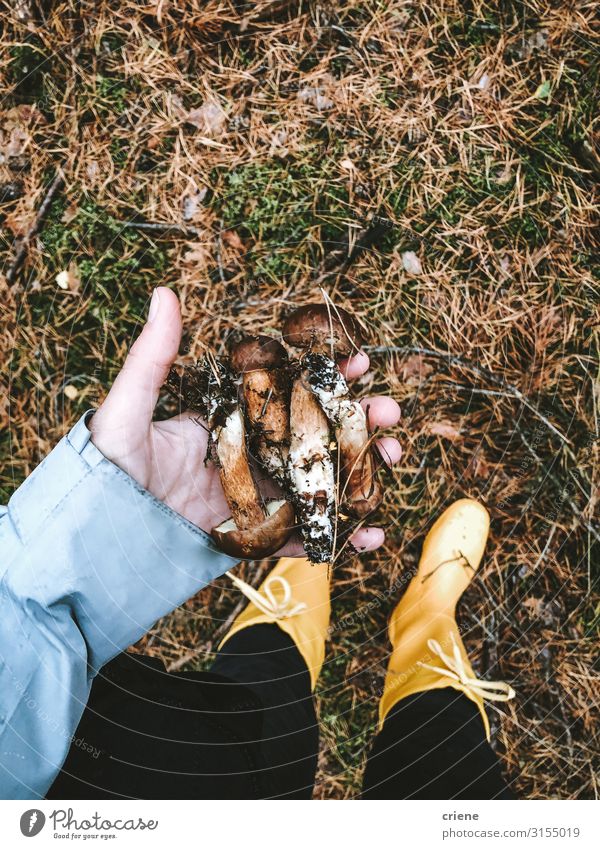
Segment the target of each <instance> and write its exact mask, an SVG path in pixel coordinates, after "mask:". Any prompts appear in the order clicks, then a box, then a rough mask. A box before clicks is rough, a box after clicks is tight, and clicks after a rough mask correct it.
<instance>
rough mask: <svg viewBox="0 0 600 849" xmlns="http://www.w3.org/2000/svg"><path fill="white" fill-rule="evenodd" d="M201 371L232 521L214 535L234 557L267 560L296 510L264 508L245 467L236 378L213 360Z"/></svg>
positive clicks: (285, 504)
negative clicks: (265, 558)
mask: <svg viewBox="0 0 600 849" xmlns="http://www.w3.org/2000/svg"><path fill="white" fill-rule="evenodd" d="M203 372H204V375H205V380H206V384H205V386H204V388H203V392H202V400H203V403H204V407H205V411H206V416H207V419H208V426H209V429H210V435H211V442H212V449H213V452H214V454H215V455H216V461H217V463H218V466H219V475H220V479H221V486H222V487H223V492H224V494H225V498H226V499H227V503H228V504H229V507H230V509H231V518H230V519H228V520H227V521H225V522H223V523H222V524H220V525H219V526H218V527H216V528H213V530H212V536H213V537H214V539H215V540H216V542H217V544H218V545H219V547H220V548H221V549H222V550H223V551H224V552H225V553H226V554H230V555H231V556H232V557H248V558H251V559H257V558H260V557H266V556H267V555H269V554H273V553H274V552H275V551H277V549H279V548H281V546H282V545H283V544H284V543H285V542H286V541H287V539H288V538H289V536H290V534H291V533H292V530H293V528H294V509H293V507H292V505H291V504H290V502H289V501H286V500H283V499H282V500H278V501H272V502H270V503H268V504H267V505H266V508H265V506H263V502H262V499H261V497H260V493H259V492H258V489H257V487H256V483H255V481H254V478H253V476H252V472H251V470H250V465H249V463H248V455H247V452H246V438H245V430H244V419H243V416H242V411H241V410H240V407H239V403H238V396H237V385H236V382H235V378H234V376H233V375H232V374H231V372H230V371H229V369H228V368H227V367H226V366H224V365H223V364H222V363H220V362H217V361H211V362H209V361H208V360H207V361H205V363H204V365H203Z"/></svg>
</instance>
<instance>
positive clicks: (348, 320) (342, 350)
mask: <svg viewBox="0 0 600 849" xmlns="http://www.w3.org/2000/svg"><path fill="white" fill-rule="evenodd" d="M283 338H284V339H285V341H286V342H287V343H288V345H293V347H294V348H310V349H312V350H314V351H319V352H323V353H325V354H329V355H331V349H332V347H333V352H334V355H335V356H339V357H349V356H351V355H352V354H356V353H357V352H358V350H359V348H360V346H361V345H362V332H361V329H360V325H359V324H358V322H357V321H356V319H355V318H354V316H352V315H351V314H350V313H349V312H347V311H346V310H344V309H342V308H341V307H335V306H329V305H327V304H307V305H306V306H304V307H299V308H298V309H297V310H294V312H293V313H291V315H289V316H288V317H287V319H286V320H285V323H284V325H283Z"/></svg>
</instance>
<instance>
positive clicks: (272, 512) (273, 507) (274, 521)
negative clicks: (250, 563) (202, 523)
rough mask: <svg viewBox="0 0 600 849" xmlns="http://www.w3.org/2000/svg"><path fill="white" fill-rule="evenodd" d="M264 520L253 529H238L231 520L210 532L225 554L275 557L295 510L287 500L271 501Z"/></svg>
mask: <svg viewBox="0 0 600 849" xmlns="http://www.w3.org/2000/svg"><path fill="white" fill-rule="evenodd" d="M267 514H268V515H267V517H266V519H265V520H264V522H262V524H260V525H258V526H257V527H254V528H248V529H247V530H245V531H244V530H240V529H239V528H237V527H236V524H235V522H234V521H233V519H228V520H227V521H226V522H222V524H220V525H219V526H218V527H217V528H213V530H212V531H211V533H212V536H213V538H214V540H215V542H216V543H217V545H218V546H219V548H220V549H221V551H224V552H225V554H229V555H231V557H240V558H242V557H247V558H250V559H251V560H257V559H258V558H260V557H268V556H269V555H270V554H275V552H276V551H278V550H279V549H280V548H281V546H282V545H285V543H286V542H287V541H288V539H289V537H290V536H291V533H292V531H293V530H294V527H295V522H294V508H293V507H292V505H291V504H290V502H289V501H271V502H270V503H269V504H267Z"/></svg>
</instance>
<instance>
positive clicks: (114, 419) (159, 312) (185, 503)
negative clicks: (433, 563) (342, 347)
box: [89, 287, 401, 555]
mask: <svg viewBox="0 0 600 849" xmlns="http://www.w3.org/2000/svg"><path fill="white" fill-rule="evenodd" d="M181 330H182V324H181V311H180V308H179V301H178V299H177V296H176V295H175V293H174V292H172V291H171V290H170V289H166V288H162V287H161V288H158V289H155V291H154V294H153V295H152V301H151V303H150V311H149V314H148V321H147V323H146V325H145V327H144V329H143V330H142V332H141V334H140V336H139V337H138V339H137V340H136V341H135V343H134V344H133V346H132V348H131V351H130V352H129V355H128V357H127V359H126V360H125V364H124V366H123V368H122V369H121V371H120V372H119V374H118V376H117V378H116V380H115V382H114V384H113V386H112V388H111V390H110V392H109V393H108V395H107V397H106V400H105V401H104V403H103V404H102V406H101V407H100V409H99V410H98V411H97V412H96V413H95V414H94V416H93V417H92V420H91V422H90V423H89V428H90V430H91V432H92V442H93V443H94V445H96V446H97V447H98V448H99V450H100V451H101V452H102V453H103V454H104V456H105V457H107V458H108V459H109V460H111V461H112V462H113V463H115V464H116V465H117V466H119V467H120V468H121V469H123V471H125V472H127V474H128V475H130V476H131V477H132V478H133V479H134V480H136V481H137V482H138V483H139V484H141V485H142V486H143V487H144V488H145V489H147V490H148V491H149V492H151V493H152V495H154V496H155V497H156V498H158V499H160V500H161V501H164V502H165V504H167V505H168V506H169V507H171V508H172V509H173V510H175V511H176V512H177V513H180V514H181V515H182V516H184V517H185V518H186V519H188V520H189V521H191V522H193V523H194V524H195V525H197V526H198V527H200V528H202V529H203V530H205V531H207V532H208V533H210V531H211V529H212V528H214V527H215V526H216V525H218V524H220V522H222V521H223V520H224V519H227V518H228V517H229V516H230V510H229V507H228V505H227V502H226V500H225V496H224V495H223V490H222V488H221V483H220V480H219V472H218V469H217V468H216V467H215V466H214V465H213V464H212V463H208V464H207V465H205V464H204V458H205V456H206V448H207V443H208V433H207V431H206V430H205V429H204V428H203V427H201V426H200V425H199V424H198V422H197V415H196V414H194V413H183V414H182V415H179V416H174V417H173V418H172V419H168V420H167V421H163V422H153V421H152V416H153V413H154V408H155V406H156V402H157V400H158V394H159V392H160V389H161V387H162V385H163V383H164V382H165V380H166V377H167V374H168V373H169V369H170V367H171V365H172V364H173V362H174V361H175V359H176V357H177V354H178V351H179V344H180V342H181ZM340 368H341V369H342V371H343V373H344V375H345V376H346V377H348V378H349V379H352V378H356V377H358V376H360V375H361V374H364V373H365V372H366V371H367V369H368V368H369V358H368V356H367V355H366V354H365V353H362V352H361V353H359V354H357V355H356V356H354V357H351V358H350V359H349V360H347V361H346V362H345V363H341V364H340ZM361 403H362V404H363V406H364V407H365V408H367V406H368V411H369V426H370V427H371V428H375V427H382V428H385V427H390V426H391V425H395V424H396V423H397V422H398V419H399V417H400V409H399V407H398V404H397V403H396V402H395V401H393V400H392V399H391V398H385V397H381V396H377V397H374V398H367V399H365V400H364V401H362V402H361ZM376 445H377V447H378V450H379V451H380V453H381V455H382V457H383V459H384V461H385V462H386V463H387V464H388V465H391V464H393V463H396V462H398V460H399V459H400V455H401V448H400V444H399V443H398V441H397V440H396V439H393V438H392V437H383V438H382V439H380V440H378V441H377V443H376ZM383 541H384V533H383V530H382V529H381V528H376V527H363V528H361V529H360V530H358V531H356V532H355V533H354V534H353V536H352V537H351V542H352V544H353V545H354V546H355V548H357V549H358V550H362V551H372V550H373V549H375V548H378V547H379V546H380V545H382V543H383ZM281 553H282V554H290V555H301V554H302V547H301V545H300V544H299V543H297V542H292V541H290V542H289V543H288V544H287V545H286V546H285V548H284V549H283V550H282V551H281Z"/></svg>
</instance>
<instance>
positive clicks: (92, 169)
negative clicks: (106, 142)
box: [85, 159, 100, 183]
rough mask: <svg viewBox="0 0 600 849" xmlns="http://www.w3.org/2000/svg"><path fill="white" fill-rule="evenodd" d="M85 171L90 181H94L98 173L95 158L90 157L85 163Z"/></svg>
mask: <svg viewBox="0 0 600 849" xmlns="http://www.w3.org/2000/svg"><path fill="white" fill-rule="evenodd" d="M85 173H86V174H87V178H88V180H89V181H90V182H91V183H95V182H96V179H97V178H98V174H99V173H100V166H99V165H98V163H97V162H96V160H95V159H92V160H91V161H90V162H88V164H87V168H86V169H85Z"/></svg>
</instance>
